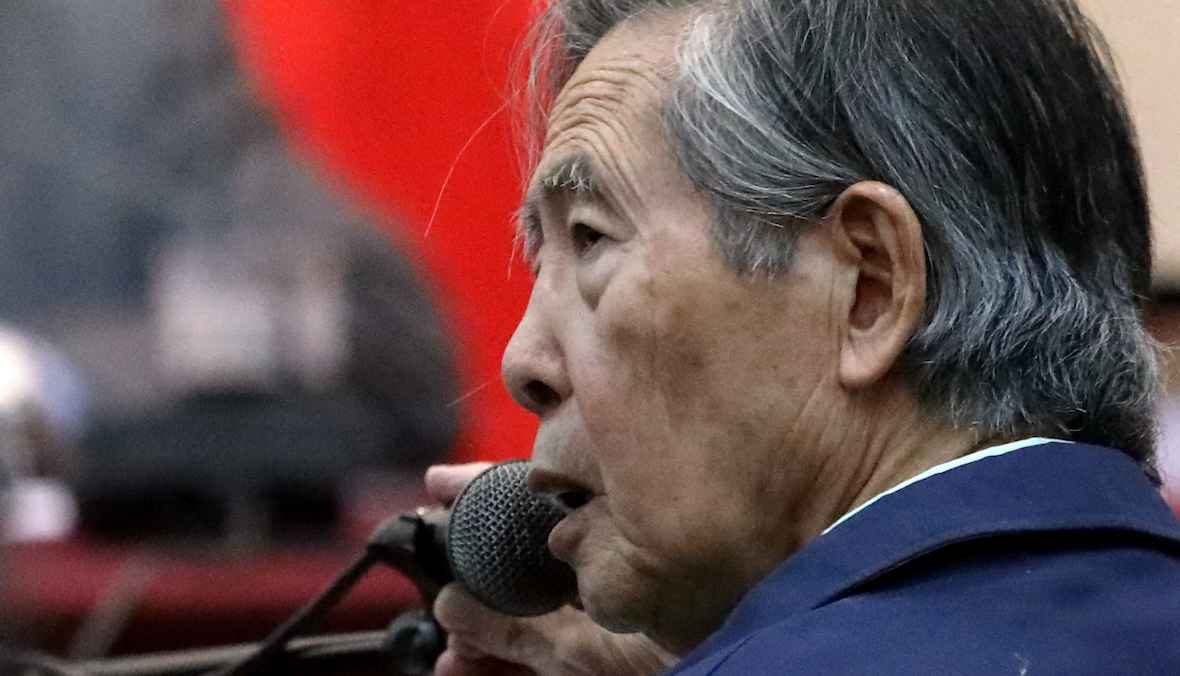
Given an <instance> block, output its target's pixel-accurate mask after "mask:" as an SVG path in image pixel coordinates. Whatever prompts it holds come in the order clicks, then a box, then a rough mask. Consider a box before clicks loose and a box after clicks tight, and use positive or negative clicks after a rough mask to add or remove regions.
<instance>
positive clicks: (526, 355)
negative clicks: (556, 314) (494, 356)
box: [500, 281, 572, 418]
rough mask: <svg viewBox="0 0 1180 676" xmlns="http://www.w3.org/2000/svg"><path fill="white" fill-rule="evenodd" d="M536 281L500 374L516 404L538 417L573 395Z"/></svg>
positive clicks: (541, 292) (562, 358) (505, 352)
mask: <svg viewBox="0 0 1180 676" xmlns="http://www.w3.org/2000/svg"><path fill="white" fill-rule="evenodd" d="M543 294H544V289H543V288H541V286H540V282H539V281H538V284H537V286H535V287H534V288H533V295H532V296H531V297H530V298H529V305H528V309H527V310H525V313H524V316H523V317H521V319H520V324H518V325H517V326H516V332H515V333H513V334H512V339H511V340H509V341H508V347H507V348H505V349H504V359H503V361H502V362H501V366H500V369H501V373H502V375H503V378H504V384H505V385H506V386H507V387H508V392H509V393H510V394H511V395H512V398H513V399H514V400H515V401H516V403H518V404H520V405H521V406H523V407H524V408H526V409H528V410H529V411H531V412H532V413H534V414H535V415H537V416H539V417H542V418H543V417H545V415H546V414H548V413H550V412H552V411H554V410H556V409H557V408H558V407H560V406H561V403H562V402H563V401H565V400H566V399H568V398H569V396H570V394H571V393H572V387H571V386H570V382H569V376H568V374H567V372H566V366H565V355H564V354H563V352H562V350H561V346H560V344H559V341H558V339H557V336H556V335H554V332H553V325H552V323H553V317H552V316H550V314H551V313H549V312H547V311H546V308H545V307H544V306H545V300H544V298H543Z"/></svg>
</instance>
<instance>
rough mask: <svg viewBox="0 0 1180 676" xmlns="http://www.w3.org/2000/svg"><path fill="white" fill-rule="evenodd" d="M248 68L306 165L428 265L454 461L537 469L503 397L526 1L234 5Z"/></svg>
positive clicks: (513, 273) (526, 419)
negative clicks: (441, 334) (446, 356)
mask: <svg viewBox="0 0 1180 676" xmlns="http://www.w3.org/2000/svg"><path fill="white" fill-rule="evenodd" d="M224 6H225V9H226V14H227V16H228V18H229V20H230V25H231V33H232V35H233V36H234V39H235V44H236V45H237V48H238V53H239V60H240V62H241V64H242V66H243V68H244V70H245V71H246V72H247V76H248V79H250V81H251V84H253V85H254V86H255V89H256V91H257V92H258V94H259V96H260V99H261V100H262V101H263V103H264V105H266V106H268V107H269V108H270V110H271V111H272V112H273V113H274V115H275V117H276V119H277V120H278V121H279V124H280V126H281V128H282V129H283V131H284V133H285V134H286V136H287V138H288V139H289V141H290V144H291V147H292V149H293V150H294V151H295V153H296V155H299V156H302V157H304V158H306V159H308V160H310V162H311V163H312V164H313V165H314V166H315V167H316V168H317V169H318V170H319V174H320V176H321V177H322V178H325V179H327V180H328V182H329V183H334V184H336V185H337V187H339V188H340V189H341V190H343V191H344V192H346V193H347V194H349V195H351V196H352V197H354V198H355V199H356V200H357V201H358V202H359V203H360V204H361V205H362V207H368V208H369V209H370V210H371V211H372V212H374V213H375V215H376V216H377V217H378V218H379V219H380V221H381V222H382V223H383V224H384V225H385V226H386V229H387V230H388V231H389V232H390V234H391V235H392V236H393V237H394V238H395V239H396V240H398V243H399V244H400V245H401V248H402V249H403V250H405V251H406V252H407V253H408V254H409V255H410V256H411V258H414V259H415V260H416V261H417V262H418V263H419V268H420V270H421V272H422V276H423V278H424V279H425V283H426V284H427V285H428V286H429V287H431V288H432V290H433V291H434V296H435V298H436V300H437V305H438V307H439V310H440V311H441V313H442V315H443V316H444V318H445V321H446V322H447V323H448V325H449V329H450V333H451V335H452V336H453V337H454V339H455V341H454V342H455V345H456V352H457V357H458V359H457V363H458V369H459V381H460V387H461V394H462V395H463V399H462V403H461V404H460V406H461V411H462V416H463V421H464V425H463V432H462V433H461V435H460V440H459V442H458V444H457V445H456V448H455V452H454V457H455V459H456V460H469V459H474V458H482V459H490V460H500V459H507V458H515V457H527V456H528V454H529V452H530V450H531V446H532V437H533V434H534V432H535V429H536V423H535V422H534V421H533V419H532V418H531V416H530V415H528V414H527V413H526V412H524V411H523V410H522V409H520V408H519V407H517V406H516V405H515V404H514V403H513V402H512V401H511V399H510V398H509V397H508V394H507V392H506V391H505V389H504V386H503V385H502V384H501V382H500V376H499V363H500V354H501V353H502V352H503V349H504V345H505V344H507V342H508V338H509V337H510V336H511V334H512V330H513V328H514V327H515V324H516V320H517V319H518V318H519V317H520V314H521V313H522V312H523V311H524V306H525V304H526V302H527V298H528V288H529V272H528V269H527V267H526V266H524V265H522V264H521V263H520V262H519V261H516V262H513V235H512V218H513V214H514V212H515V210H516V207H517V204H518V202H519V199H520V194H521V189H522V185H523V180H522V175H523V169H522V168H521V165H520V164H519V163H518V162H516V161H515V158H516V156H517V152H516V145H515V142H514V140H513V138H512V133H511V130H512V126H513V124H512V122H513V115H514V112H513V111H512V110H509V106H508V103H507V102H508V96H507V92H508V90H509V86H508V85H509V77H508V74H509V71H510V66H511V64H512V63H513V62H514V56H515V55H516V54H517V52H518V49H519V45H520V44H521V42H522V40H523V34H524V31H525V27H526V26H527V24H528V20H529V17H530V15H531V12H532V8H531V7H530V5H529V3H528V2H527V0H448V2H424V1H423V0H286V1H284V0H224Z"/></svg>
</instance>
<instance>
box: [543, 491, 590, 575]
mask: <svg viewBox="0 0 1180 676" xmlns="http://www.w3.org/2000/svg"><path fill="white" fill-rule="evenodd" d="M593 502H594V499H593V498H591V500H590V501H589V502H587V503H586V504H584V505H582V506H581V507H579V508H577V509H575V510H574V511H572V512H570V513H569V514H567V515H566V517H565V518H564V519H562V520H561V521H559V522H557V525H556V526H554V527H553V530H552V531H550V532H549V550H550V551H551V552H553V555H554V556H556V557H557V558H559V559H561V560H562V561H565V562H566V563H568V564H570V565H573V564H574V553H575V552H576V551H577V549H578V545H579V544H581V542H582V539H583V538H584V537H586V530H587V528H588V526H589V524H587V515H586V512H587V508H588V507H589V506H590V505H591V504H593Z"/></svg>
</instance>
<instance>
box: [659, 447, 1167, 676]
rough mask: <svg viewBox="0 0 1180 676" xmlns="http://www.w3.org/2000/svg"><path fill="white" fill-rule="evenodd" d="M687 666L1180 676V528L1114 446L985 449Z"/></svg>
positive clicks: (823, 555)
mask: <svg viewBox="0 0 1180 676" xmlns="http://www.w3.org/2000/svg"><path fill="white" fill-rule="evenodd" d="M672 673H675V674H677V675H678V676H690V675H691V676H704V675H705V674H715V675H718V676H720V675H723V674H724V675H730V674H732V675H737V674H741V675H743V676H745V675H760V674H784V675H785V674H790V675H791V676H845V675H848V676H851V675H853V674H856V675H858V676H866V675H881V676H911V675H923V676H925V675H929V676H976V675H979V676H983V675H987V676H1057V675H1061V676H1065V675H1069V676H1090V675H1093V676H1156V675H1160V676H1162V675H1164V674H1169V675H1172V674H1177V675H1180V522H1178V521H1177V519H1176V517H1175V515H1173V514H1172V512H1171V510H1169V509H1168V506H1167V505H1166V504H1165V503H1164V501H1163V500H1162V499H1161V498H1160V495H1159V492H1158V491H1157V490H1156V489H1155V488H1154V487H1153V486H1152V485H1151V483H1150V482H1149V481H1148V480H1147V479H1146V478H1145V476H1144V475H1143V473H1142V472H1141V471H1140V470H1139V468H1138V466H1137V465H1136V464H1135V463H1134V462H1132V461H1131V460H1130V459H1128V458H1127V457H1126V456H1124V455H1123V454H1121V453H1118V452H1116V451H1113V450H1110V449H1106V448H1100V447H1096V446H1086V445H1081V444H1067V443H1046V444H1041V445H1036V446H1030V447H1027V448H1022V449H1019V450H1016V451H1013V452H1011V453H1008V454H1006V455H1001V456H996V457H989V458H984V459H981V460H978V461H976V462H972V463H970V464H967V465H964V466H962V467H958V468H955V469H952V470H949V471H947V472H944V473H942V474H937V475H935V476H932V477H929V478H926V479H923V480H922V481H919V482H917V483H915V484H913V485H911V486H908V487H906V488H904V489H902V490H900V491H898V492H896V493H893V494H890V495H886V496H884V497H883V498H881V499H880V500H879V501H877V502H876V503H875V504H873V505H870V506H869V507H868V508H866V509H865V510H863V511H861V512H858V513H856V514H854V515H853V516H852V517H851V518H849V519H848V520H847V521H845V522H843V523H841V524H840V525H838V526H837V527H836V528H834V529H832V530H831V531H830V532H828V533H827V534H826V535H823V536H821V537H820V538H818V539H816V540H815V541H814V542H812V543H811V544H810V545H808V546H807V547H805V548H803V549H802V550H800V551H799V552H798V553H796V554H795V555H793V556H792V557H791V558H789V559H787V561H786V562H785V563H783V564H782V565H781V566H779V567H778V568H777V569H776V570H775V571H774V572H772V573H771V574H770V575H769V576H767V577H766V578H765V579H763V580H762V581H761V582H760V583H759V584H758V585H757V586H756V587H755V588H754V589H753V590H752V591H751V592H750V593H749V594H747V595H746V597H745V598H744V599H743V600H742V601H741V602H740V603H739V604H738V606H737V607H736V608H735V609H734V611H733V612H732V613H731V614H730V616H729V618H728V619H727V620H726V622H725V624H724V625H722V627H721V628H720V629H719V630H718V631H717V632H716V633H714V634H713V635H712V636H711V637H709V638H708V639H707V640H706V641H705V642H704V643H703V644H701V645H700V646H698V648H697V649H696V650H695V651H694V652H693V653H692V654H690V655H689V656H688V657H686V658H685V660H684V661H683V662H681V664H680V665H678V666H677V667H676V668H675V669H674V670H673V671H672Z"/></svg>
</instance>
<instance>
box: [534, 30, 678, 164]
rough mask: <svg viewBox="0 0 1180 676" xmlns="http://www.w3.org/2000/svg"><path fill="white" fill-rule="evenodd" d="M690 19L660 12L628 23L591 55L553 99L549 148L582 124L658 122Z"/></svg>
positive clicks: (607, 38)
mask: <svg viewBox="0 0 1180 676" xmlns="http://www.w3.org/2000/svg"><path fill="white" fill-rule="evenodd" d="M687 19H688V14H687V12H685V11H683V10H681V11H678V12H671V11H661V12H659V13H647V14H643V15H639V16H635V17H632V18H630V19H627V20H625V21H623V22H621V23H620V24H618V25H617V26H615V27H614V28H612V29H611V30H610V32H608V33H607V34H606V36H604V37H603V38H602V40H600V41H599V42H598V44H597V45H595V47H594V49H592V50H590V52H589V53H588V54H587V55H586V58H585V59H583V60H582V62H581V64H580V65H579V66H578V68H577V70H575V71H574V73H573V75H572V76H571V77H570V78H569V80H568V81H567V82H566V83H565V85H564V86H563V87H562V89H561V92H560V93H559V94H558V95H557V98H556V99H555V100H554V103H553V107H552V109H551V111H550V115H549V125H548V128H547V131H546V136H545V146H544V148H545V149H546V150H548V149H549V148H551V147H552V146H553V145H555V144H556V143H558V142H560V141H561V140H562V138H563V134H565V133H567V132H568V131H569V130H570V129H571V128H572V127H576V126H577V125H579V124H594V123H604V122H605V123H609V122H610V118H624V117H626V118H633V119H639V118H645V117H651V118H653V119H654V117H655V115H656V113H657V111H658V107H659V104H660V103H661V102H662V101H663V100H664V98H665V96H666V95H667V92H668V89H669V84H670V80H671V77H672V75H673V73H674V72H675V65H674V63H675V48H676V43H677V40H678V37H679V35H680V34H681V33H682V32H683V29H684V27H685V25H686V23H687Z"/></svg>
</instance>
